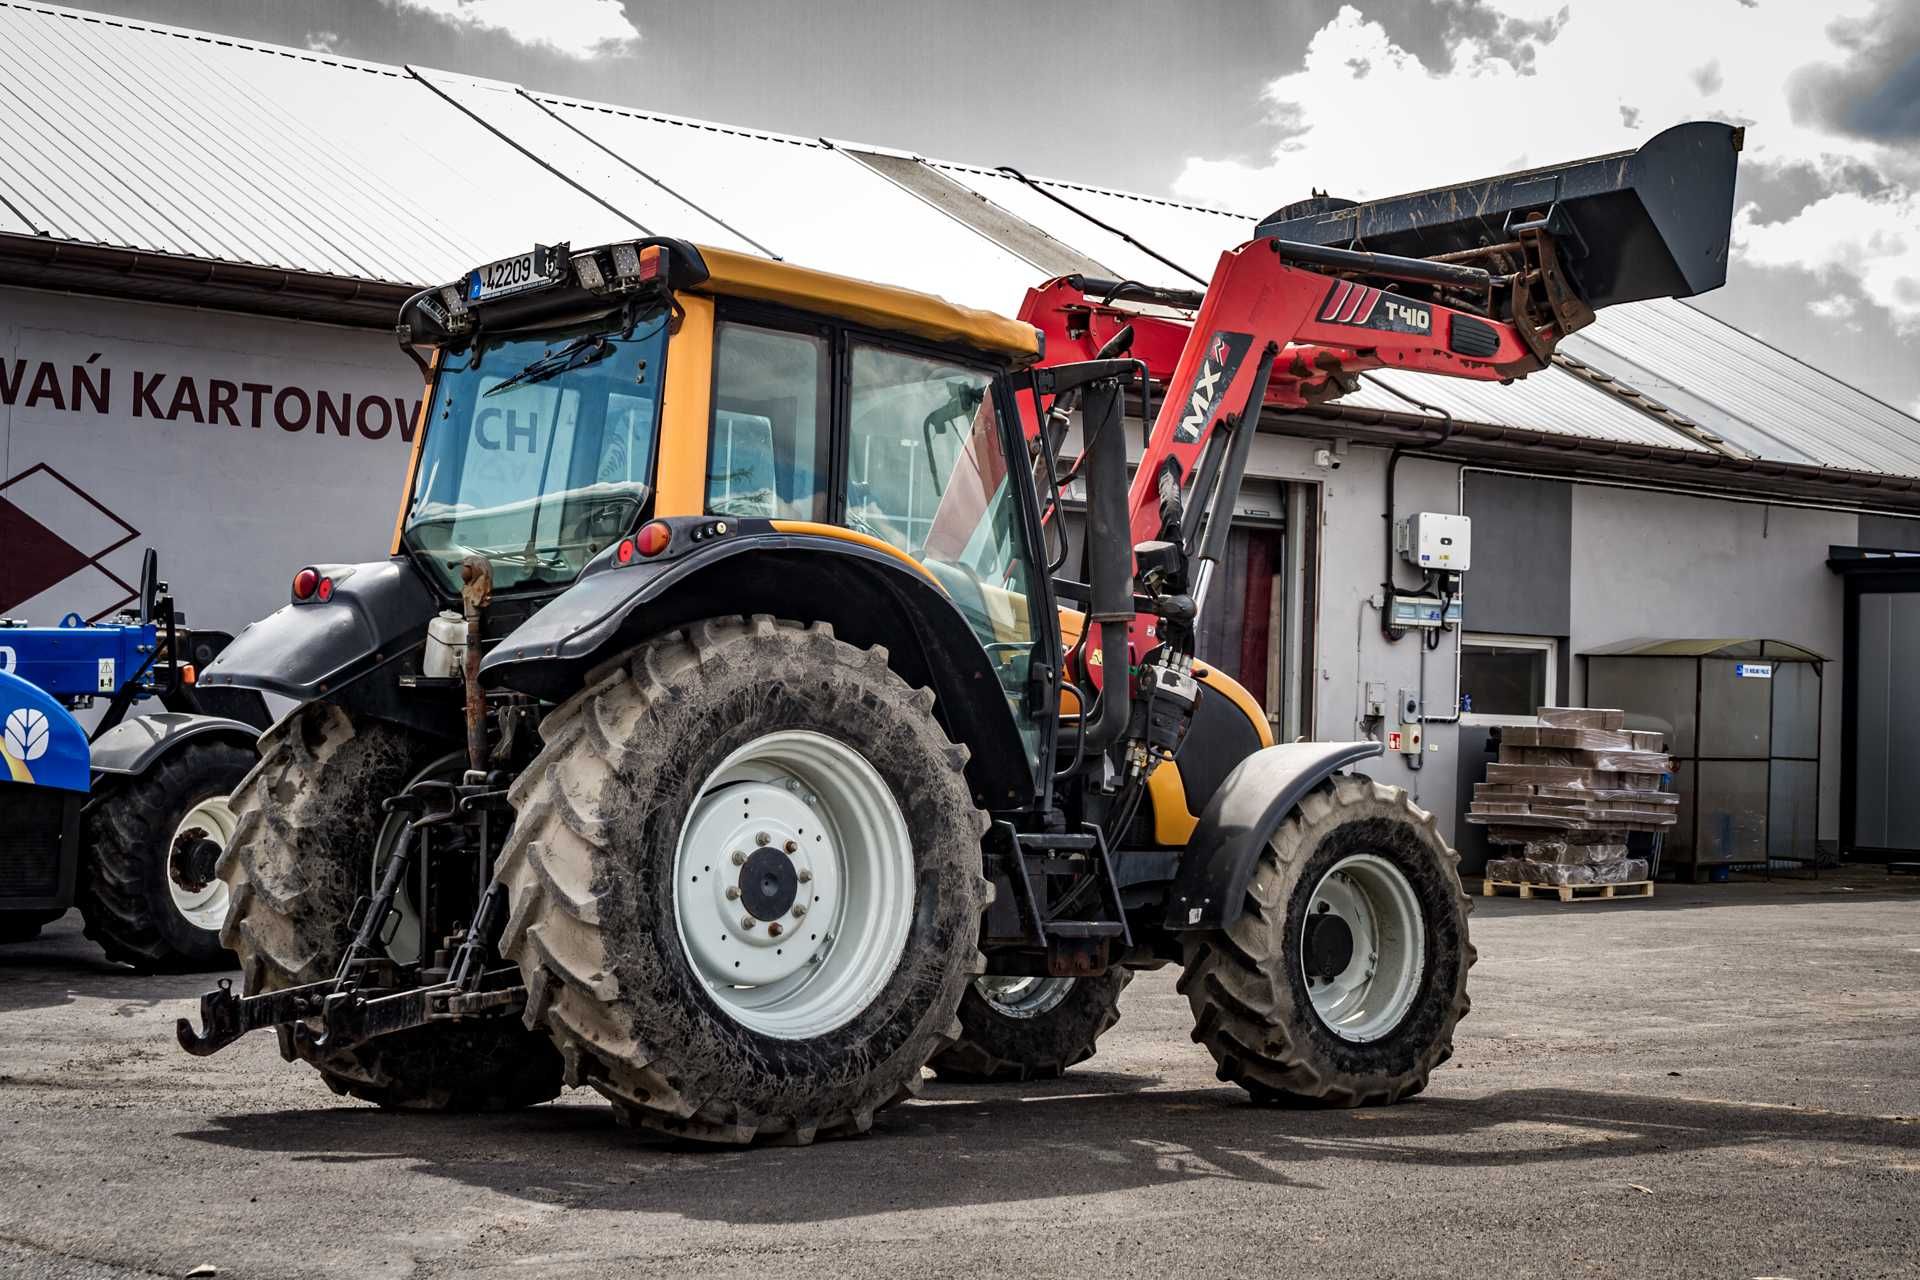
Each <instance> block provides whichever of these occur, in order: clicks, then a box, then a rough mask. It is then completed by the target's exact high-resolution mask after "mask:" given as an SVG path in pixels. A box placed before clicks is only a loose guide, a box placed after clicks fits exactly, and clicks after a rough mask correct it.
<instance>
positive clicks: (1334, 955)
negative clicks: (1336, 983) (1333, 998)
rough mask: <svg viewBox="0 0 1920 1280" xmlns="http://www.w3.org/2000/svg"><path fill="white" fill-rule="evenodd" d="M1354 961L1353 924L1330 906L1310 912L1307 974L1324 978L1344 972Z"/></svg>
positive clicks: (1320, 978)
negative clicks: (1330, 908) (1329, 908)
mask: <svg viewBox="0 0 1920 1280" xmlns="http://www.w3.org/2000/svg"><path fill="white" fill-rule="evenodd" d="M1322 905H1325V904H1322ZM1352 963H1353V928H1352V926H1350V925H1349V924H1348V923H1347V922H1346V921H1345V920H1342V919H1341V918H1340V917H1339V916H1337V915H1334V914H1333V912H1332V911H1330V910H1328V911H1320V912H1316V913H1315V914H1313V915H1311V916H1308V917H1307V947H1306V965H1307V976H1308V977H1309V978H1318V979H1319V980H1321V981H1322V982H1325V981H1328V980H1329V979H1332V978H1337V977H1339V976H1340V975H1341V974H1343V973H1345V972H1346V971H1347V966H1348V965H1350V964H1352Z"/></svg>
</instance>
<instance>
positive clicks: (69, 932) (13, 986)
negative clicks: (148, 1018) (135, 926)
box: [0, 911, 228, 1014]
mask: <svg viewBox="0 0 1920 1280" xmlns="http://www.w3.org/2000/svg"><path fill="white" fill-rule="evenodd" d="M81 929H82V925H81V922H80V913H79V912H77V911H69V912H68V913H67V914H66V915H65V916H63V917H62V918H61V919H59V920H56V921H54V922H53V923H52V924H50V925H48V926H47V927H46V928H45V929H44V930H42V931H41V933H40V936H39V937H37V938H35V939H33V940H32V941H31V942H10V943H6V944H4V945H0V1014H7V1013H23V1012H26V1011H27V1010H30V1009H50V1008H56V1007H58V1006H60V1005H67V1004H72V1003H73V1002H74V1001H75V1000H78V999H94V1000H108V1001H112V1002H114V1003H115V1004H116V1005H118V1006H119V1007H120V1008H122V1009H124V1010H129V1011H131V1010H136V1009H140V1010H144V1009H150V1008H153V1007H155V1006H158V1005H162V1004H170V1003H172V1002H174V1001H179V1000H191V999H195V998H197V997H198V996H199V995H200V993H201V992H203V991H206V990H208V989H209V988H211V987H212V986H213V985H214V983H216V982H217V981H219V980H220V979H221V978H223V977H226V976H228V974H226V973H186V974H155V975H143V974H139V973H135V972H134V971H133V970H132V969H130V968H128V967H127V966H126V965H123V964H118V963H116V962H114V961H112V960H109V959H107V957H106V956H105V955H104V954H103V953H102V952H101V950H100V948H99V947H98V946H96V945H95V944H94V943H93V942H91V941H89V940H88V939H87V937H86V935H85V934H84V933H82V932H81Z"/></svg>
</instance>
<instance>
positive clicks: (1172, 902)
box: [1166, 742, 1383, 932]
mask: <svg viewBox="0 0 1920 1280" xmlns="http://www.w3.org/2000/svg"><path fill="white" fill-rule="evenodd" d="M1382 749H1383V748H1382V747H1381V745H1380V744H1379V743H1377V742H1286V743H1281V744H1280V745H1279V746H1273V747H1265V748H1263V749H1261V750H1259V751H1256V752H1254V753H1253V754H1252V755H1250V756H1248V757H1247V758H1246V759H1244V760H1242V761H1241V762H1240V763H1239V764H1238V765H1236V766H1235V767H1234V770H1233V772H1232V773H1229V774H1228V775H1227V780H1226V781H1225V782H1223V783H1221V784H1220V789H1219V790H1218V791H1216V792H1214V793H1213V799H1212V800H1211V801H1209V802H1208V804H1207V810H1206V812H1205V813H1203V814H1201V815H1200V824H1199V825H1198V826H1196V827H1195V828H1194V829H1193V835H1192V836H1190V837H1188V839H1187V848H1186V852H1185V853H1184V854H1182V855H1181V858H1180V870H1179V871H1178V872H1177V873H1176V874H1175V876H1174V880H1173V888H1172V891H1171V893H1170V894H1169V896H1168V899H1167V918H1166V927H1167V928H1168V929H1171V930H1174V931H1175V932H1190V931H1193V930H1197V929H1223V928H1225V927H1226V926H1227V925H1230V924H1232V923H1233V922H1234V921H1235V920H1237V919H1239V918H1240V915H1241V913H1242V912H1243V911H1245V910H1246V900H1247V885H1248V884H1249V883H1250V882H1251V881H1252V879H1253V871H1254V868H1255V867H1256V866H1257V865H1258V864H1259V862H1260V851H1261V850H1262V849H1264V848H1266V845H1267V841H1268V840H1269V839H1270V838H1271V837H1272V836H1273V833H1274V831H1275V830H1277V829H1278V828H1279V826H1280V824H1281V823H1282V822H1285V821H1286V820H1287V815H1289V814H1291V813H1292V812H1293V810H1294V807H1295V806H1296V805H1298V804H1299V803H1300V801H1301V800H1302V799H1304V798H1305V796H1306V794H1307V793H1308V792H1309V791H1311V790H1313V789H1314V788H1315V787H1317V786H1319V785H1320V784H1321V783H1322V782H1324V781H1325V780H1326V779H1327V778H1328V777H1330V776H1332V775H1333V774H1335V773H1338V772H1339V771H1340V770H1342V769H1345V768H1347V767H1348V766H1350V765H1353V764H1356V763H1358V762H1359V761H1362V760H1366V759H1369V758H1371V757H1373V756H1377V755H1379V754H1380V753H1381V751H1382Z"/></svg>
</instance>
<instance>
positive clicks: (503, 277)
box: [467, 245, 559, 302]
mask: <svg viewBox="0 0 1920 1280" xmlns="http://www.w3.org/2000/svg"><path fill="white" fill-rule="evenodd" d="M558 258H559V255H558V254H556V253H554V252H553V251H552V250H551V249H549V248H548V247H547V246H546V245H536V246H535V247H534V249H533V251H532V252H531V253H522V254H516V255H515V256H513V257H511V258H502V259H500V261H498V262H489V263H488V264H487V265H486V266H484V267H478V268H476V269H475V270H474V271H473V272H471V273H470V274H469V275H468V276H467V301H468V302H486V301H488V300H490V299H493V298H505V297H508V296H510V295H512V294H516V293H525V292H526V291H527V290H529V289H543V288H545V287H546V286H548V285H550V284H554V283H557V281H556V278H555V273H554V271H553V264H554V263H555V262H556V261H557V260H558Z"/></svg>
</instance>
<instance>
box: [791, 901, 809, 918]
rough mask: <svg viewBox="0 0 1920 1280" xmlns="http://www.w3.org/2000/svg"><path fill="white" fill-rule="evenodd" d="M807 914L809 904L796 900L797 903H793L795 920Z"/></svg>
mask: <svg viewBox="0 0 1920 1280" xmlns="http://www.w3.org/2000/svg"><path fill="white" fill-rule="evenodd" d="M805 914H807V904H806V903H804V902H796V903H794V904H793V918H794V919H795V920H798V919H799V918H800V917H801V916H804V915H805Z"/></svg>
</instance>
